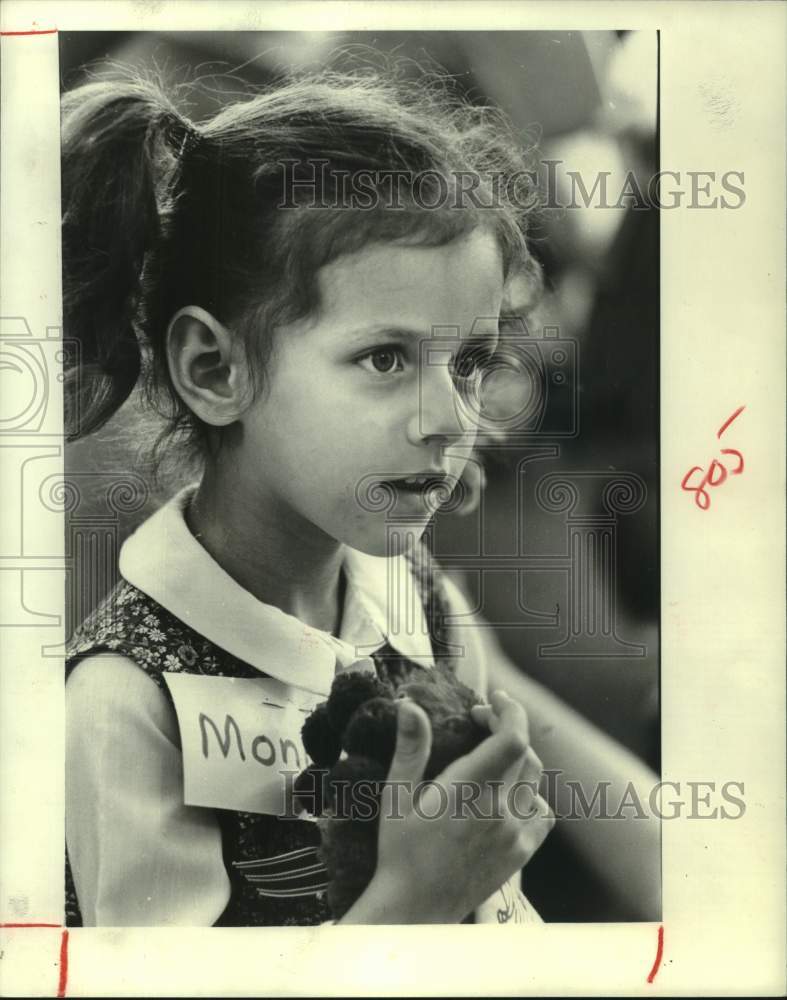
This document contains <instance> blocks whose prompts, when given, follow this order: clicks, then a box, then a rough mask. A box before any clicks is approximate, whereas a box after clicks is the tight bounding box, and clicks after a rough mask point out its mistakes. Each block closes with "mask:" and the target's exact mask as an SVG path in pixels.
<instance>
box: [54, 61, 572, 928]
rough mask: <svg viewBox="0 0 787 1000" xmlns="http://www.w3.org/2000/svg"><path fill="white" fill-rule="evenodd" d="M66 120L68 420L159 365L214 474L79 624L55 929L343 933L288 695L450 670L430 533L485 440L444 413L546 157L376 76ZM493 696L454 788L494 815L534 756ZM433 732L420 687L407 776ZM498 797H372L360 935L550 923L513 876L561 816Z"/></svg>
mask: <svg viewBox="0 0 787 1000" xmlns="http://www.w3.org/2000/svg"><path fill="white" fill-rule="evenodd" d="M63 104H64V107H63V112H64V114H63V129H62V183H63V206H64V215H63V270H64V308H65V331H66V335H67V337H69V338H72V339H76V340H78V341H79V344H80V351H79V358H78V359H77V358H75V359H74V363H73V365H72V366H71V370H70V372H69V380H70V385H71V389H72V393H71V400H72V406H71V410H70V411H69V413H70V416H71V417H72V418H73V419H74V420H77V419H78V421H79V424H78V426H77V427H75V428H74V434H75V435H76V434H78V435H84V434H87V433H90V432H91V431H93V430H95V429H97V428H99V427H101V426H102V425H103V424H104V423H105V422H106V420H108V419H109V417H110V416H111V415H112V414H113V413H114V412H115V411H116V410H117V409H118V407H119V406H120V405H121V404H122V403H123V402H124V401H125V400H126V399H127V397H128V396H129V394H130V393H131V392H132V390H133V389H134V387H135V386H136V385H137V382H138V381H139V379H140V377H142V379H143V384H144V386H145V389H146V391H147V398H148V399H149V401H150V402H151V403H152V404H154V405H155V406H156V408H157V409H158V411H159V412H160V413H162V414H164V415H165V416H166V418H167V420H168V429H169V432H170V433H171V435H172V437H173V438H174V440H176V441H177V442H178V446H179V447H180V448H182V449H185V448H189V449H192V450H193V449H197V450H198V452H199V454H200V455H201V457H202V466H203V472H202V475H201V478H200V480H199V482H198V483H196V484H194V485H193V486H191V487H189V488H188V489H186V490H184V491H182V492H181V493H179V494H178V495H177V496H176V497H175V498H174V499H173V500H172V501H171V502H170V503H169V504H167V505H165V506H164V507H163V508H162V509H161V510H160V511H158V512H157V513H156V514H155V515H154V516H153V517H151V518H150V519H149V520H148V521H147V522H145V523H144V524H143V525H142V526H141V527H140V528H139V529H138V530H137V532H136V533H135V534H134V535H133V536H132V537H131V538H130V539H129V540H128V541H127V542H126V544H125V545H124V547H123V549H122V551H121V555H120V564H119V568H120V574H121V581H120V583H119V585H118V587H117V588H116V590H115V591H114V592H113V593H112V594H111V595H110V596H109V597H108V598H107V600H106V601H105V602H104V603H103V604H102V605H101V607H100V608H99V609H98V610H97V611H96V612H95V613H94V614H93V615H92V616H91V618H90V619H89V620H88V621H87V622H86V623H85V624H84V625H83V626H82V627H81V628H80V629H79V630H77V632H76V634H75V635H74V637H73V639H72V641H71V645H70V650H69V657H68V661H67V677H68V682H67V686H66V702H67V788H66V810H67V811H66V841H67V898H68V904H67V916H68V921H69V923H79V922H83V923H85V924H87V925H116V926H120V925H212V924H216V925H225V926H226V925H247V924H255V925H256V924H310V923H318V922H323V921H325V920H328V919H329V918H330V914H329V913H328V911H327V908H326V904H325V900H324V889H325V878H324V870H323V869H322V866H321V864H320V862H319V857H318V855H317V848H318V845H319V835H318V833H317V830H316V828H315V825H314V824H313V823H310V822H308V821H306V820H295V819H293V818H291V817H290V818H287V817H286V816H285V815H284V812H285V810H284V809H283V808H282V807H281V804H282V802H283V797H282V793H283V784H282V776H281V765H282V764H283V763H287V764H289V765H290V766H292V764H293V761H294V760H296V759H297V763H303V762H302V761H301V760H300V758H298V756H297V736H298V732H299V727H300V724H301V722H302V719H303V715H302V713H303V712H304V711H307V710H308V709H309V708H310V707H311V706H312V705H314V704H316V703H317V702H319V701H320V700H323V699H324V698H325V696H326V695H327V692H328V690H329V689H330V685H331V682H332V679H333V677H334V675H335V674H336V673H337V672H339V671H341V670H344V669H347V668H350V667H352V668H354V669H375V667H376V666H378V665H379V664H380V663H381V662H382V661H383V660H384V659H385V658H396V657H403V658H407V659H412V660H416V661H417V662H420V663H422V664H424V665H426V666H431V665H433V664H434V662H435V657H438V656H441V655H446V649H447V647H445V645H444V644H443V643H442V642H441V641H440V640H441V637H442V632H441V621H442V618H443V617H444V616H445V614H447V613H450V614H454V613H459V614H462V613H465V612H466V611H467V609H466V607H465V606H464V605H463V603H462V599H461V597H460V595H459V593H458V591H457V590H456V589H455V588H453V587H452V586H451V585H450V584H449V583H448V581H447V580H443V579H441V578H440V576H439V574H437V573H436V572H434V571H433V570H431V569H430V567H429V565H428V562H426V561H425V560H424V558H423V557H422V555H421V551H420V542H419V539H420V538H421V536H422V535H423V533H424V532H425V530H426V529H427V526H428V524H429V521H430V518H431V517H432V514H433V513H434V509H435V506H436V504H437V502H438V500H439V498H440V497H443V498H445V497H446V496H448V495H449V494H450V493H451V487H452V486H454V485H455V484H457V483H459V481H460V479H461V477H462V473H463V470H464V468H465V465H466V463H467V460H468V455H469V453H470V451H471V450H472V445H473V441H474V434H475V430H474V428H473V427H472V426H467V422H466V421H465V420H464V419H463V418H462V417H461V412H462V411H461V407H458V406H457V399H458V397H459V396H460V394H461V393H463V392H467V391H473V387H474V386H477V384H478V379H479V377H480V375H481V374H482V369H483V364H484V358H487V357H488V356H489V355H490V353H491V351H493V349H494V342H495V337H496V334H497V321H496V317H498V316H499V315H500V313H501V309H503V307H504V305H505V304H506V302H507V300H508V297H509V289H510V288H511V287H513V285H514V284H516V283H517V282H520V281H521V279H522V275H523V274H524V275H527V274H532V273H533V267H532V264H531V262H530V258H529V255H528V251H527V248H526V245H525V240H524V219H523V218H522V215H521V212H520V211H519V210H518V208H517V206H516V204H515V203H514V201H513V200H512V199H511V198H510V197H509V195H510V193H511V192H509V191H507V189H506V186H505V185H500V184H497V185H496V183H495V181H494V179H493V178H494V177H497V178H498V179H499V178H500V177H501V176H503V177H508V176H513V175H515V174H517V172H518V171H521V170H522V169H523V168H524V167H525V166H526V165H525V164H524V163H523V162H522V160H521V156H520V153H519V151H518V149H517V146H516V144H515V143H514V142H513V141H511V139H510V138H509V137H508V135H507V133H506V131H505V130H504V128H503V127H502V126H501V123H500V120H499V118H498V116H497V115H494V114H492V113H491V111H490V110H489V109H484V108H476V109H472V108H469V107H465V106H462V105H460V104H456V103H453V102H451V101H449V100H448V99H447V98H446V97H444V96H440V94H439V93H438V94H435V93H433V92H432V91H431V90H430V89H429V88H426V89H425V88H423V87H417V86H416V87H410V88H403V87H402V86H400V85H398V84H397V85H394V84H392V83H386V82H384V81H382V80H381V79H378V78H375V77H373V76H358V75H350V76H339V75H330V74H327V73H326V74H321V75H320V76H317V77H311V78H308V79H306V78H303V79H300V80H296V81H293V82H289V83H285V84H282V85H281V86H278V87H276V88H275V89H272V90H270V91H269V92H268V93H264V94H261V95H259V96H256V97H254V98H252V99H250V100H248V101H246V102H242V103H239V104H236V105H233V106H231V107H228V108H225V109H224V110H223V111H221V112H220V113H218V114H217V115H216V116H215V117H214V118H212V119H211V120H210V121H208V122H204V123H201V124H200V125H199V126H195V125H193V124H192V123H190V122H189V121H188V120H187V119H185V118H184V117H183V116H182V115H181V114H180V113H179V111H178V110H177V109H176V108H175V107H174V106H173V105H172V104H171V103H170V102H169V100H168V99H167V97H166V96H165V94H164V93H163V92H162V91H161V90H160V89H159V88H157V87H156V86H154V85H152V84H149V83H147V82H140V81H133V80H132V81H123V80H116V81H113V82H106V81H105V82H97V83H91V84H88V85H86V86H83V87H80V88H78V89H76V90H74V91H71V92H70V93H68V94H66V95H65V97H64V102H63ZM468 179H470V183H468ZM479 318H482V321H481V322H478V320H479ZM436 327H440V328H446V330H445V331H444V332H445V336H444V335H443V333H440V335H439V337H437V336H436V334H435V328H436ZM471 334H472V335H471ZM441 338H442V339H441ZM424 344H427V346H429V347H430V351H424V350H422V347H423V346H424ZM432 344H434V345H436V346H438V347H439V348H440V350H439V351H431V346H432ZM77 362H78V363H77ZM381 497H383V498H384V499H385V501H386V502H384V503H382V502H380V498H381ZM392 525H393V528H392ZM416 577H417V582H418V586H419V591H418V593H419V595H420V599H419V602H418V603H417V604H416V605H415V606H412V602H411V596H412V590H413V582H414V580H416ZM408 602H410V611H409V613H408V614H407V615H404V616H403V618H404V619H406V620H399V619H400V618H402V616H399V615H392V614H391V608H392V606H396V607H398V608H400V607H402V606H404V605H406V604H407V603H408ZM462 642H463V645H464V655H463V656H456V657H454V667H455V669H456V670H457V673H458V675H459V676H460V677H461V678H462V679H463V680H465V681H466V682H467V683H469V684H471V685H473V686H474V687H475V688H476V689H477V690H478V691H479V692H481V693H482V694H484V695H486V693H487V677H486V667H487V660H488V659H489V654H488V653H487V650H486V647H485V646H482V644H481V643H480V642H479V641H478V640H477V639H473V638H472V637H470V638H466V637H465V636H464V635H463V637H462ZM474 711H475V712H476V714H477V717H478V721H479V722H481V723H483V724H485V725H487V726H488V727H489V730H490V733H489V736H488V737H487V739H486V740H485V741H484V742H483V743H482V744H481V745H480V746H479V748H478V749H477V750H476V751H475V752H474V753H473V754H470V755H469V756H467V757H464V758H461V759H460V760H459V761H457V762H456V763H455V764H454V765H452V766H451V767H450V768H449V769H448V770H447V771H446V772H444V774H443V775H442V776H441V781H442V783H443V785H444V787H445V788H446V789H448V792H449V794H450V795H453V794H454V792H453V789H454V787H455V786H456V785H457V783H458V782H473V783H474V784H475V785H476V786H478V787H480V788H481V790H482V795H481V799H480V804H481V806H482V807H483V805H484V804H487V805H489V803H490V802H491V792H492V789H493V787H494V784H495V783H497V785H498V786H499V785H500V782H502V783H503V785H502V788H503V789H504V790H505V789H508V788H510V787H512V786H513V785H514V783H516V782H519V781H523V780H524V781H529V782H530V783H531V784H532V783H533V782H536V783H537V782H538V779H539V777H540V774H541V763H540V761H539V759H538V757H536V755H535V754H534V752H533V750H532V749H531V748H529V746H528V735H527V719H526V716H525V714H524V711H523V709H522V708H521V707H520V705H519V704H518V703H517V702H516V701H514V700H512V699H511V698H510V697H508V696H507V695H505V694H504V693H503V692H502V691H497V692H493V693H492V695H491V696H490V704H489V705H488V706H486V707H484V708H480V709H475V710H474ZM255 720H256V721H255ZM255 725H257V727H258V728H257V729H256V730H255V729H254V726H255ZM250 727H251V728H250ZM429 743H430V732H429V723H428V720H427V718H426V716H425V714H424V713H423V712H422V711H421V710H420V709H419V708H417V706H414V705H412V704H409V703H407V702H403V703H402V704H401V706H400V711H399V730H398V736H397V745H396V754H395V757H394V761H393V764H392V767H391V773H390V775H389V777H390V778H391V780H392V781H405V782H410V783H412V784H415V783H417V782H418V780H419V778H420V777H421V775H422V774H423V770H424V767H425V764H426V760H427V758H428V755H429ZM290 748H292V750H293V756H292V757H291V758H290V759H284V758H287V754H288V753H289V749H290ZM277 753H279V755H280V756H279V757H278V758H276V754H277ZM274 758H276V760H275V763H273V761H274ZM391 787H393V786H391ZM499 803H502V810H501V811H500V813H499V814H495V815H496V818H494V819H489V818H484V817H481V818H479V817H478V816H475V815H473V813H472V811H470V812H469V813H467V814H464V813H463V814H462V815H461V816H456V815H452V814H451V810H450V809H449V810H437V813H438V815H436V818H434V819H431V820H429V819H426V818H424V815H423V812H419V811H416V810H414V809H413V808H412V803H410V804H409V805H408V804H407V803H405V805H404V807H403V808H402V812H401V813H397V810H396V809H395V808H388V809H386V808H385V802H384V808H383V817H382V819H381V821H380V832H379V841H378V865H377V871H376V874H375V876H374V879H373V880H372V882H371V883H370V885H369V887H368V888H367V890H366V891H365V893H364V894H363V895H362V896H361V898H360V899H359V900H358V902H357V903H356V904H355V905H354V906H353V907H352V909H351V910H350V911H349V912H348V913H347V914H346V915H345V917H344V918H343V919H342V921H341V922H342V923H384V922H387V923H410V922H412V923H418V922H443V923H448V922H458V921H461V920H463V919H466V918H467V917H468V915H469V914H473V913H475V919H477V920H487V919H492V920H521V919H528V918H529V917H530V916H532V914H531V913H530V912H529V911H528V908H527V905H526V903H525V901H524V899H523V897H520V896H518V895H517V892H516V891H513V892H512V886H514V885H515V883H516V880H517V878H518V873H519V870H520V869H521V868H522V867H523V866H524V865H525V864H526V863H527V862H528V860H529V859H530V857H531V856H532V855H533V853H534V852H535V851H536V849H537V848H538V846H539V845H540V844H541V842H542V841H543V839H544V837H545V836H546V834H547V832H548V831H549V829H550V828H551V826H552V823H553V822H554V820H553V818H552V815H551V813H550V810H549V807H548V806H547V804H546V803H545V802H544V800H543V799H542V798H541V797H540V796H537V795H535V794H534V793H531V800H530V802H529V806H530V808H526V809H513V808H510V807H509V804H507V800H506V796H505V795H503V796H501V797H500V799H499ZM388 806H392V803H391V802H388ZM432 812H434V810H432V811H430V813H429V814H430V815H431V814H432ZM489 812H490V810H487V812H486V813H485V814H484V816H486V815H487V814H488V813H489Z"/></svg>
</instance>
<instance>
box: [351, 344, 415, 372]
mask: <svg viewBox="0 0 787 1000" xmlns="http://www.w3.org/2000/svg"><path fill="white" fill-rule="evenodd" d="M358 364H359V365H361V367H362V368H364V369H365V370H366V371H370V372H373V373H374V374H375V375H392V374H393V373H394V372H401V371H404V363H403V358H402V352H401V351H400V350H399V348H397V347H378V348H377V349H376V350H374V351H370V352H369V353H368V354H365V355H364V356H363V357H362V358H358Z"/></svg>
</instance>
